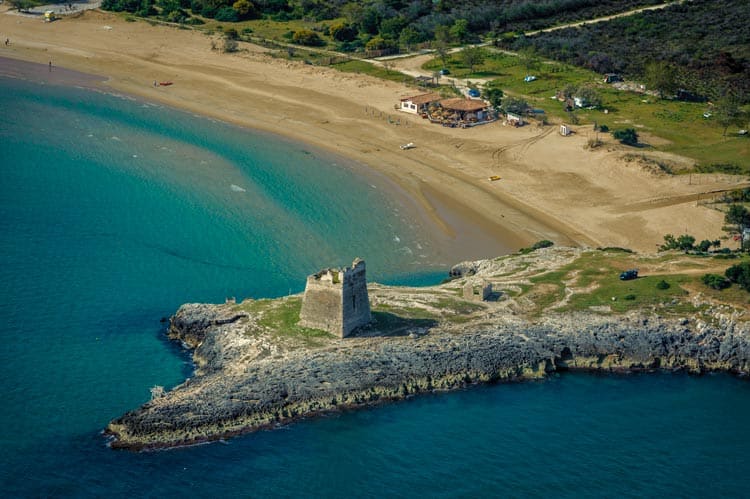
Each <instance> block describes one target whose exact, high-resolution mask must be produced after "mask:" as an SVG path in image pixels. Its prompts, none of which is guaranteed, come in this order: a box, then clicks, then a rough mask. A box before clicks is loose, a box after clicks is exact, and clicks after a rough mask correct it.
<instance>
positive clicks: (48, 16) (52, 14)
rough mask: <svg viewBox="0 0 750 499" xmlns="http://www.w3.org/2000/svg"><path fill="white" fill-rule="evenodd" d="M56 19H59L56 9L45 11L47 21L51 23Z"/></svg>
mask: <svg viewBox="0 0 750 499" xmlns="http://www.w3.org/2000/svg"><path fill="white" fill-rule="evenodd" d="M55 19H57V18H56V17H55V11H53V10H47V11H45V12H44V21H45V22H48V23H51V22H52V21H54V20H55Z"/></svg>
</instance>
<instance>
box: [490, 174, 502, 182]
mask: <svg viewBox="0 0 750 499" xmlns="http://www.w3.org/2000/svg"><path fill="white" fill-rule="evenodd" d="M501 178H503V177H501V176H499V175H492V176H491V177H490V181H492V182H494V181H495V180H500V179H501Z"/></svg>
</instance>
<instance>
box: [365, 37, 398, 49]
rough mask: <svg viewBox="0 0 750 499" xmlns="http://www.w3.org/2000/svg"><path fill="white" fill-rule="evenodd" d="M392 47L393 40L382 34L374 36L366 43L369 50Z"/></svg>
mask: <svg viewBox="0 0 750 499" xmlns="http://www.w3.org/2000/svg"><path fill="white" fill-rule="evenodd" d="M391 47H392V44H391V42H390V41H389V40H386V39H385V38H383V37H382V36H380V35H378V36H373V37H372V38H371V39H370V41H369V42H367V43H366V44H365V49H367V50H385V49H389V48H391Z"/></svg>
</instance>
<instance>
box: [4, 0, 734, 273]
mask: <svg viewBox="0 0 750 499" xmlns="http://www.w3.org/2000/svg"><path fill="white" fill-rule="evenodd" d="M7 10H8V8H7V7H6V6H2V7H0V37H2V39H3V40H4V39H5V38H9V39H10V42H11V43H10V45H8V46H3V45H0V57H7V58H11V59H19V60H24V61H31V62H37V63H41V64H44V65H47V64H48V63H49V62H52V64H53V69H52V71H50V72H49V74H48V75H47V77H48V78H49V79H50V81H54V78H63V76H64V74H65V73H64V71H62V68H69V69H72V70H76V71H80V72H84V73H88V74H92V75H100V76H102V77H103V79H102V81H100V82H92V84H93V85H98V86H101V87H103V88H106V89H110V90H113V91H117V92H126V93H129V94H133V95H137V96H141V97H143V98H146V99H149V100H153V101H159V102H162V103H164V104H168V105H170V106H174V107H179V108H183V109H186V110H190V111H192V112H195V113H199V114H203V115H209V116H212V117H216V118H219V119H222V120H225V121H229V122H232V123H236V124H239V125H242V126H246V127H251V128H256V129H261V130H265V131H269V132H273V133H277V134H280V135H284V136H287V137H290V138H293V139H295V140H300V141H303V142H306V143H309V144H311V145H313V146H317V147H321V148H324V149H326V150H330V151H332V152H335V153H337V154H340V155H343V156H346V157H348V158H351V159H353V160H355V161H359V162H361V163H364V164H366V165H369V166H370V167H371V168H373V169H374V170H375V171H377V172H379V173H382V174H384V175H386V176H387V177H389V178H390V179H392V180H393V181H395V182H396V183H397V184H398V185H399V186H401V187H402V188H403V189H404V190H405V191H406V192H407V193H408V195H409V196H411V197H412V198H413V199H414V200H415V201H416V202H417V203H419V205H420V206H422V207H423V208H424V210H425V212H426V213H428V214H429V216H430V217H431V218H432V219H433V220H434V221H435V222H436V223H437V224H438V225H439V226H440V227H441V228H442V231H443V232H444V234H443V235H444V237H445V238H447V239H448V240H450V241H451V242H452V244H454V245H455V247H456V248H457V249H456V250H455V253H456V256H457V257H460V258H479V257H490V256H494V255H496V254H499V253H502V252H507V248H513V249H515V248H518V247H520V246H522V245H528V244H530V243H532V242H534V241H536V240H539V239H551V240H553V241H555V242H556V243H558V244H565V245H583V246H593V247H596V246H623V247H629V248H632V249H635V250H638V251H647V252H652V251H654V250H655V249H656V246H657V245H658V244H659V243H661V242H662V237H663V235H664V234H666V233H673V234H682V233H684V232H686V231H687V232H689V233H691V234H693V235H695V236H696V238H698V239H699V240H700V239H715V238H719V237H720V236H722V235H723V233H722V231H721V226H722V220H723V215H722V214H721V213H719V212H718V211H715V210H712V209H709V208H706V207H704V206H701V205H700V204H699V202H698V201H699V200H701V199H704V198H706V197H710V196H711V195H712V193H715V192H719V191H722V190H727V189H735V188H739V187H742V186H745V185H746V181H747V179H745V178H744V177H743V178H740V177H730V176H722V175H714V174H712V175H692V177H691V178H689V177H688V176H668V175H666V174H663V173H656V172H653V171H651V170H649V169H648V168H645V167H643V166H642V165H640V164H639V163H638V162H634V161H631V162H628V161H626V160H624V159H623V158H622V157H623V155H625V154H626V153H627V152H633V151H632V150H630V151H628V150H627V148H625V147H624V146H620V145H619V144H616V143H615V142H608V143H607V144H606V145H605V146H604V147H600V148H598V149H597V150H595V151H589V150H586V149H585V148H584V146H585V144H586V143H587V140H588V138H589V135H590V134H593V132H592V131H591V128H590V127H581V128H580V129H579V130H578V133H576V134H575V135H573V136H569V137H562V136H560V135H559V134H558V133H556V131H557V127H556V126H548V127H544V128H538V127H536V126H526V127H522V128H513V127H506V126H503V125H502V123H493V124H490V125H485V126H481V127H475V128H472V129H451V128H443V127H439V126H435V125H431V124H430V123H429V122H427V121H426V120H422V119H419V118H418V117H416V116H413V115H409V114H404V113H399V112H398V111H395V110H394V105H395V104H397V103H398V101H399V98H401V97H404V96H409V95H416V94H419V93H421V92H420V90H419V89H416V88H409V87H407V86H404V85H401V84H397V83H393V82H386V81H381V80H378V79H375V78H371V77H368V76H363V75H354V74H349V73H341V72H338V71H336V70H334V69H329V68H322V67H315V66H310V65H305V64H302V63H297V62H289V61H286V60H282V59H275V58H272V57H271V56H269V55H268V54H267V53H266V52H265V49H263V48H261V47H257V46H254V45H250V44H245V43H241V44H240V48H241V51H240V52H238V53H234V54H224V53H221V52H220V51H217V50H212V48H211V45H212V43H211V42H212V40H216V41H217V45H219V46H220V41H219V37H218V36H215V37H213V38H212V37H209V36H207V35H205V34H203V33H200V32H197V31H191V30H180V29H175V28H170V27H165V26H151V25H149V24H147V23H145V22H125V21H124V20H123V19H122V18H120V17H117V16H114V15H111V14H108V13H104V12H100V11H89V12H86V13H85V14H82V15H80V16H78V17H75V18H72V17H71V18H64V19H62V20H59V21H56V22H54V23H43V22H41V20H39V19H36V18H29V17H23V16H18V15H13V14H9V13H8V12H7ZM2 64H3V63H2V61H0V74H8V72H12V71H10V70H9V69H8V68H7V66H8V65H7V64H6V68H3V67H2ZM45 70H46V68H45ZM166 80H168V81H171V82H173V83H174V84H173V85H171V86H168V87H155V86H154V85H153V82H154V81H166ZM389 118H390V119H389ZM397 120H398V123H399V124H395V123H396V122H397ZM609 140H611V139H609ZM408 142H413V143H414V144H415V145H416V147H415V148H414V149H410V150H406V151H404V150H401V149H400V147H399V145H401V144H405V143H408ZM638 152H640V151H638ZM674 159H675V160H676V161H683V159H680V158H674ZM685 161H689V160H685ZM490 175H499V176H501V177H502V180H500V181H496V182H491V181H489V180H488V177H489V176H490Z"/></svg>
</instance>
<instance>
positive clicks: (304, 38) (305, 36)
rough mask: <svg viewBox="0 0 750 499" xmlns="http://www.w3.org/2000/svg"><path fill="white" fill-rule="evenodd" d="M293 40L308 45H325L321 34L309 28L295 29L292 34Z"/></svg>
mask: <svg viewBox="0 0 750 499" xmlns="http://www.w3.org/2000/svg"><path fill="white" fill-rule="evenodd" d="M292 41H293V42H294V43H296V44H298V45H307V46H308V47H317V46H320V45H323V40H321V38H320V36H319V35H318V34H317V33H316V32H314V31H310V30H309V29H301V30H299V31H295V32H294V34H293V35H292Z"/></svg>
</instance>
